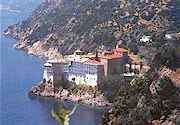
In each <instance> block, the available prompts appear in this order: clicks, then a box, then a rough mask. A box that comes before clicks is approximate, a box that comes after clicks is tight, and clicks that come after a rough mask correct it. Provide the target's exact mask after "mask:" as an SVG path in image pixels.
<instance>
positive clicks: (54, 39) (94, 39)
mask: <svg viewBox="0 0 180 125" xmlns="http://www.w3.org/2000/svg"><path fill="white" fill-rule="evenodd" d="M179 8H180V7H179V1H178V0H45V1H44V2H43V3H42V4H41V5H40V6H39V7H38V8H37V9H36V10H35V11H34V12H33V14H32V15H31V16H30V17H29V18H28V19H27V20H25V21H23V22H21V23H19V24H15V25H12V26H9V28H8V29H7V30H6V31H5V34H6V35H10V36H12V37H14V38H17V39H19V42H18V44H17V45H16V47H17V48H21V49H24V50H27V51H30V53H32V54H35V55H38V53H41V54H39V55H42V56H43V55H47V53H46V54H45V52H46V51H49V48H51V50H53V52H55V53H60V54H70V53H72V52H73V51H75V50H76V49H77V48H79V49H82V50H85V51H88V52H93V51H94V50H95V49H96V48H98V47H100V46H102V45H110V46H115V44H116V43H117V42H122V43H123V44H122V45H123V46H124V47H128V48H130V49H131V50H132V51H134V52H136V51H140V50H141V46H140V45H138V41H139V39H140V38H141V37H142V36H143V35H151V36H153V38H156V37H159V36H161V35H163V34H165V33H166V32H167V31H171V32H172V33H174V32H177V31H179V27H180V26H179V23H178V22H179V21H180V19H179V17H180V9H179ZM37 42H38V43H39V44H40V45H39V44H37ZM35 43H36V44H35ZM33 44H35V45H33ZM155 44H156V43H155ZM158 45H161V43H160V44H158ZM32 46H33V48H32ZM143 46H145V45H143ZM156 46H157V45H156ZM153 47H154V46H153ZM29 49H30V50H29ZM151 49H152V46H151V47H149V46H148V49H147V50H148V51H151Z"/></svg>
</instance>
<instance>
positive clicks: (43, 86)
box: [28, 82, 112, 108]
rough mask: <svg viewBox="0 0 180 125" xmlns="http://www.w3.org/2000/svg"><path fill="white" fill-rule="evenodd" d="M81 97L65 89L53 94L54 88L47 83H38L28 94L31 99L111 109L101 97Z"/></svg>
mask: <svg viewBox="0 0 180 125" xmlns="http://www.w3.org/2000/svg"><path fill="white" fill-rule="evenodd" d="M84 93H85V94H83V95H76V94H73V93H71V92H70V90H67V89H63V88H62V89H60V90H58V91H57V90H56V92H54V88H53V87H52V86H51V85H49V84H48V83H43V82H40V83H39V84H38V85H37V86H34V87H32V88H31V89H30V91H29V92H28V95H29V96H32V97H48V98H53V99H55V100H57V101H65V102H66V101H68V102H69V101H70V102H73V103H75V102H78V103H79V104H82V105H86V106H89V107H93V108H94V107H99V108H108V107H111V106H112V104H111V103H109V102H108V101H107V100H106V99H105V97H104V96H103V95H98V96H96V97H93V95H90V94H88V93H86V92H84Z"/></svg>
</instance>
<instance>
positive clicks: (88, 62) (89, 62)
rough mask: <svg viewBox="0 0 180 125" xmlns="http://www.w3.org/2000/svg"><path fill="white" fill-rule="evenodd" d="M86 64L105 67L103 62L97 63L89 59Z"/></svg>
mask: <svg viewBox="0 0 180 125" xmlns="http://www.w3.org/2000/svg"><path fill="white" fill-rule="evenodd" d="M84 63H85V64H91V65H103V63H102V62H101V61H97V60H95V59H88V60H87V61H85V62H84Z"/></svg>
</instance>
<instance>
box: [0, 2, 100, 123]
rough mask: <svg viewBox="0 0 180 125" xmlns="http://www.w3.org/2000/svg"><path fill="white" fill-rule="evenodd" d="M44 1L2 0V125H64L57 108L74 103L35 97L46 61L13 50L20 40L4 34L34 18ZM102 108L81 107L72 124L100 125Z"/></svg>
mask: <svg viewBox="0 0 180 125" xmlns="http://www.w3.org/2000/svg"><path fill="white" fill-rule="evenodd" d="M41 2H42V1H41V0H0V25H1V27H0V31H1V33H0V125H62V124H61V123H58V122H57V121H56V120H55V119H54V118H53V117H52V116H51V110H52V109H53V108H54V107H55V106H57V105H65V106H66V107H67V108H69V109H72V107H73V104H72V103H70V104H69V103H63V102H58V101H55V100H53V99H45V98H31V97H29V96H28V94H27V93H28V91H29V90H30V88H31V87H33V86H34V85H36V84H37V83H38V82H39V81H41V79H42V74H43V61H42V60H41V59H39V58H37V57H35V56H32V55H27V54H26V53H25V52H23V51H20V50H16V49H14V48H13V44H15V43H16V40H14V39H12V38H7V37H5V36H3V35H2V32H3V31H4V30H5V29H6V28H7V27H8V26H9V25H12V24H15V23H18V22H21V21H23V20H25V19H26V18H28V16H30V15H31V13H32V11H33V10H34V9H35V8H36V7H37V6H38V5H39V4H40V3H41ZM101 115H102V109H97V108H90V107H88V106H83V105H78V107H77V109H76V111H75V112H74V114H73V115H72V116H70V121H69V125H100V124H101Z"/></svg>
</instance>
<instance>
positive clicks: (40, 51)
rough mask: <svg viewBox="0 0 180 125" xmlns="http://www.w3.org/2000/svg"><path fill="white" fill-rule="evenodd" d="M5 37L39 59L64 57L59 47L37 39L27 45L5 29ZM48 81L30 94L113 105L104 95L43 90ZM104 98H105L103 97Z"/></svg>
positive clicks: (101, 105) (99, 104) (95, 104)
mask: <svg viewBox="0 0 180 125" xmlns="http://www.w3.org/2000/svg"><path fill="white" fill-rule="evenodd" d="M3 35H4V36H5V37H10V38H13V39H15V40H17V42H16V43H15V44H14V45H13V48H15V49H17V50H22V51H24V52H25V53H27V54H28V55H33V56H36V57H38V58H39V59H42V60H44V61H46V60H48V59H62V57H61V55H60V54H59V53H58V51H57V49H54V48H46V47H45V45H44V44H43V42H40V41H37V42H35V43H34V44H33V45H32V46H27V45H25V44H23V43H25V42H20V40H19V39H18V37H16V36H15V35H14V34H11V33H10V32H8V31H5V32H4V33H3ZM44 84H46V83H42V82H40V83H39V84H37V85H36V86H34V87H32V88H31V89H30V90H29V92H28V95H30V96H40V97H51V98H53V99H55V100H58V101H71V102H78V103H79V104H83V105H86V106H90V107H106V108H107V107H111V103H109V102H108V101H107V100H105V99H104V97H100V98H101V99H98V98H99V97H98V98H88V99H84V96H81V97H77V96H76V95H70V96H69V95H66V94H64V92H62V93H53V92H52V91H53V88H51V87H49V86H47V85H45V86H46V89H52V90H50V92H48V91H42V86H44ZM64 91H65V93H69V92H68V90H66V89H64ZM102 98H103V99H102Z"/></svg>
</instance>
